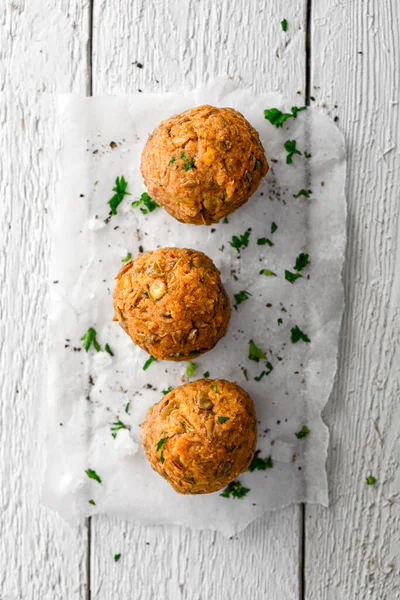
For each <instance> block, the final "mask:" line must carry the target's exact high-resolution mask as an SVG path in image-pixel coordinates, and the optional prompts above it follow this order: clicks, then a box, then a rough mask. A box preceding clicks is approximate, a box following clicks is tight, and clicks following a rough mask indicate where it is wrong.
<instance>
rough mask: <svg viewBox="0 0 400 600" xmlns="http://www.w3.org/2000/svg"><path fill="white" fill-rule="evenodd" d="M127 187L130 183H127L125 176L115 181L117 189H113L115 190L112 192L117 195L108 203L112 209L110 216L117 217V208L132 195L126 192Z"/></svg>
mask: <svg viewBox="0 0 400 600" xmlns="http://www.w3.org/2000/svg"><path fill="white" fill-rule="evenodd" d="M127 187H128V182H127V181H126V179H125V177H124V176H123V175H121V177H117V179H116V180H115V187H113V190H112V191H113V192H115V194H114V196H113V197H112V198H110V200H109V201H108V204H109V205H110V209H111V211H110V215H116V214H117V208H118V206H119V205H120V204H121V202H122V200H123V199H124V198H125V196H130V195H131V194H130V193H129V192H127V191H126V188H127Z"/></svg>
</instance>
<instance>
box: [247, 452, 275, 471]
mask: <svg viewBox="0 0 400 600" xmlns="http://www.w3.org/2000/svg"><path fill="white" fill-rule="evenodd" d="M260 452H261V450H257V451H256V452H255V453H254V458H253V460H252V461H251V463H250V466H249V471H251V472H253V471H266V470H267V469H272V467H273V466H274V465H273V462H272V458H271V457H270V456H267V457H266V458H260V457H259V456H258V455H259V454H260Z"/></svg>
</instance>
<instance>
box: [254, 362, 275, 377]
mask: <svg viewBox="0 0 400 600" xmlns="http://www.w3.org/2000/svg"><path fill="white" fill-rule="evenodd" d="M265 366H266V367H267V369H268V370H267V371H261V373H260V374H259V375H258V376H257V377H254V380H255V381H261V379H262V378H263V377H264V375H269V374H270V373H271V371H273V370H274V367H273V366H272V365H271V363H270V362H268V361H267V362H266V363H265Z"/></svg>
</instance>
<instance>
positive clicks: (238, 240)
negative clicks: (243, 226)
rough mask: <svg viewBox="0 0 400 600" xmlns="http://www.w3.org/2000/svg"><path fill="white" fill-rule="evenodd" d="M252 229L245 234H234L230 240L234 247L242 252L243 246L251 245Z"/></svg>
mask: <svg viewBox="0 0 400 600" xmlns="http://www.w3.org/2000/svg"><path fill="white" fill-rule="evenodd" d="M249 238H250V231H246V232H245V233H244V234H243V235H239V236H237V235H234V236H232V241H231V242H229V243H230V245H231V246H232V248H236V250H237V251H238V252H240V249H241V248H247V246H248V245H249Z"/></svg>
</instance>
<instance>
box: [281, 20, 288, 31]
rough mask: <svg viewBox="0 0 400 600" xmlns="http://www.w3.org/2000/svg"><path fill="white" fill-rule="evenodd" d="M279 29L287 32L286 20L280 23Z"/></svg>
mask: <svg viewBox="0 0 400 600" xmlns="http://www.w3.org/2000/svg"><path fill="white" fill-rule="evenodd" d="M281 27H282V31H287V21H286V19H283V21H281Z"/></svg>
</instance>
